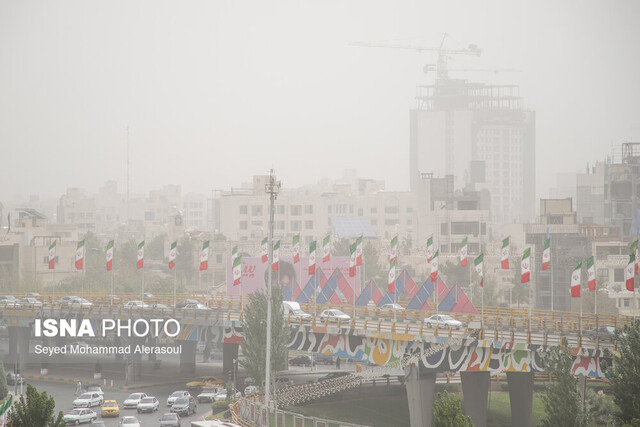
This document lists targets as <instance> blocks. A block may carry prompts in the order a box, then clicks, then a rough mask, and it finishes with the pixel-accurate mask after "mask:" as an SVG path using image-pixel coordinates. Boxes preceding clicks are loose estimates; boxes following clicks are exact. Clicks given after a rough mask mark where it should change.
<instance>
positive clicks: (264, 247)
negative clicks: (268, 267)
mask: <svg viewBox="0 0 640 427" xmlns="http://www.w3.org/2000/svg"><path fill="white" fill-rule="evenodd" d="M260 256H261V257H262V263H263V264H264V263H265V262H267V261H268V260H269V238H268V237H265V238H264V239H262V244H261V245H260Z"/></svg>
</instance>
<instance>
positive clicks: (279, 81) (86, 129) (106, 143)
mask: <svg viewBox="0 0 640 427" xmlns="http://www.w3.org/2000/svg"><path fill="white" fill-rule="evenodd" d="M460 11H462V12H460ZM637 16H640V3H638V2H636V1H632V0H622V1H616V2H601V1H596V0H587V1H578V0H569V1H565V2H552V1H550V0H544V1H540V2H527V1H525V0H515V1H509V0H494V1H491V0H486V1H481V2H477V1H456V2H451V1H436V2H430V3H416V2H412V1H398V2H382V1H364V0H358V1H348V2H338V1H327V2H311V1H276V2H260V1H256V0H254V1H247V2H233V1H220V2H208V1H187V2H180V3H173V2H166V1H113V2H107V3H97V2H84V1H79V0H78V1H60V2H55V3H52V2H46V1H33V2H2V3H0V94H1V95H0V183H2V186H0V202H3V203H5V204H6V203H8V202H9V203H10V202H11V201H13V200H14V199H15V196H21V198H23V199H28V197H29V195H30V194H37V195H40V196H41V197H42V198H49V197H59V196H60V195H61V194H63V193H64V192H65V191H66V189H67V188H68V187H80V188H85V189H87V190H89V191H90V192H95V191H97V189H98V188H99V187H100V186H101V185H103V184H104V182H106V181H109V180H115V181H117V182H118V188H119V191H121V192H124V191H126V129H127V127H129V129H130V144H131V191H132V192H133V193H146V192H148V191H149V190H153V189H160V188H162V187H163V186H164V185H167V184H179V185H181V187H182V191H183V193H187V192H197V193H203V194H209V193H210V192H211V190H212V189H214V188H221V189H229V188H230V187H238V186H240V184H241V183H242V182H248V181H250V180H251V177H252V176H253V175H257V174H266V173H268V171H269V169H270V168H272V167H273V168H274V169H275V170H276V173H277V175H278V177H279V178H280V179H281V180H282V181H283V184H284V185H285V186H286V187H299V186H301V185H305V184H314V183H316V182H317V181H318V180H320V179H321V178H322V177H329V178H330V179H337V178H339V177H341V176H342V172H343V170H344V169H349V168H353V169H356V170H357V171H358V175H359V176H360V177H363V178H372V179H377V180H384V181H385V183H386V187H387V189H389V190H408V188H409V173H408V167H409V110H410V108H411V107H412V106H413V97H414V95H415V88H416V86H418V85H423V84H431V83H432V82H433V73H432V74H431V75H425V74H423V73H422V68H423V66H424V65H425V64H427V63H434V62H435V55H434V54H430V53H418V52H413V51H405V50H392V49H373V48H359V47H353V46H349V43H350V42H353V41H388V42H398V43H407V44H422V45H431V46H437V45H438V44H439V43H440V40H441V38H442V33H444V32H446V33H448V34H449V35H450V39H449V40H448V41H447V46H450V47H464V46H466V45H467V44H471V43H473V44H477V45H478V46H480V47H481V48H482V49H483V55H482V56H481V57H480V58H470V57H463V58H458V57H454V58H452V59H451V61H450V66H451V68H485V69H492V68H508V69H518V70H521V71H522V72H519V73H500V74H493V73H465V74H458V75H459V76H460V77H465V78H469V79H470V80H473V81H478V82H486V83H487V84H515V85H519V86H520V88H521V89H520V93H521V95H522V96H523V97H524V104H525V107H526V108H528V109H532V110H535V112H536V122H537V125H536V151H537V152H536V176H537V197H540V196H542V197H546V196H547V195H548V193H549V189H550V188H551V187H553V186H555V184H556V176H557V174H558V173H564V172H576V171H583V170H584V169H585V167H586V164H587V163H589V164H593V163H595V162H596V161H600V160H603V159H604V158H605V157H606V156H607V155H609V154H611V147H612V146H615V147H618V146H619V145H620V144H621V143H623V142H628V141H632V140H635V141H640V102H638V99H640V79H638V78H637V76H638V75H640V55H637V52H640V27H639V26H638V25H637V23H636V22H635V21H636V18H637Z"/></svg>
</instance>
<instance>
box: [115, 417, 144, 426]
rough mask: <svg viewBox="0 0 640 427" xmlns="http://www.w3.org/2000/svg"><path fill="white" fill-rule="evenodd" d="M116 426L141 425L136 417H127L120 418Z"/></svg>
mask: <svg viewBox="0 0 640 427" xmlns="http://www.w3.org/2000/svg"><path fill="white" fill-rule="evenodd" d="M118 425H119V426H124V427H140V426H141V425H142V424H141V423H140V421H139V420H138V419H137V418H136V417H134V416H131V415H127V416H126V417H122V419H121V420H120V423H119V424H118Z"/></svg>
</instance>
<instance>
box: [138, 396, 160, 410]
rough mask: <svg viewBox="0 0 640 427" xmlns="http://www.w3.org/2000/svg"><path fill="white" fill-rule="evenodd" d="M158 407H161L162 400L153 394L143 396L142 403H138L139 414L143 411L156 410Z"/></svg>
mask: <svg viewBox="0 0 640 427" xmlns="http://www.w3.org/2000/svg"><path fill="white" fill-rule="evenodd" d="M158 409H160V402H159V401H158V399H156V398H155V397H153V396H147V397H145V398H142V399H140V403H138V413H139V414H141V413H143V412H155V411H157V410H158Z"/></svg>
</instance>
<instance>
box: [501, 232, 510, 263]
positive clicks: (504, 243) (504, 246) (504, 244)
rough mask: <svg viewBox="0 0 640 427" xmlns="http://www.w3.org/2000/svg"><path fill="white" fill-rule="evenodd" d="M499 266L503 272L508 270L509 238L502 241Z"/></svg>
mask: <svg viewBox="0 0 640 427" xmlns="http://www.w3.org/2000/svg"><path fill="white" fill-rule="evenodd" d="M500 264H501V267H502V269H503V270H508V269H509V238H508V237H505V238H504V239H502V249H501V250H500Z"/></svg>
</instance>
